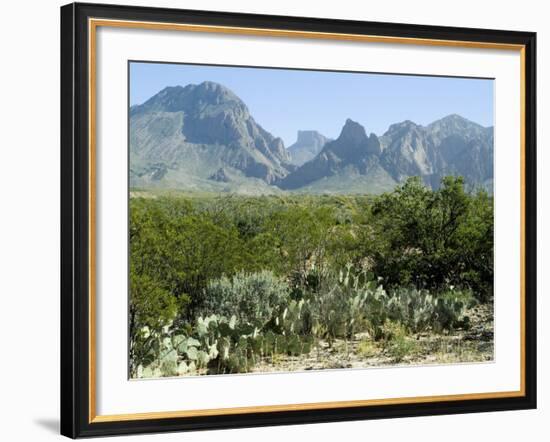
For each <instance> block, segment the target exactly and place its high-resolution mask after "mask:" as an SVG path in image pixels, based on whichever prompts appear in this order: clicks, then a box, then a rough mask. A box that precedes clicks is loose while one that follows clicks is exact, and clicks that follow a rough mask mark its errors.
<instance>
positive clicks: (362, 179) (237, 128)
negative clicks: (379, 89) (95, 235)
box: [130, 82, 493, 194]
mask: <svg viewBox="0 0 550 442" xmlns="http://www.w3.org/2000/svg"><path fill="white" fill-rule="evenodd" d="M445 175H462V176H464V178H465V180H466V183H467V184H468V186H470V187H472V188H474V187H484V188H486V189H487V190H489V191H491V192H492V185H493V128H492V127H483V126H480V125H479V124H476V123H474V122H471V121H469V120H467V119H465V118H463V117H461V116H459V115H449V116H447V117H445V118H442V119H441V120H437V121H435V122H433V123H431V124H429V125H427V126H421V125H418V124H415V123H413V122H412V121H404V122H401V123H396V124H392V125H391V126H390V127H389V129H388V131H387V132H386V133H385V134H384V135H382V136H380V137H378V136H377V135H375V134H373V133H371V134H370V135H367V133H366V131H365V129H364V127H363V126H362V125H361V124H359V123H357V122H355V121H352V120H350V119H348V120H347V121H346V122H345V124H344V126H343V128H342V131H341V133H340V135H339V136H338V138H337V139H335V140H329V139H327V138H326V137H324V136H323V135H321V134H320V133H318V132H316V131H313V130H308V131H298V137H297V141H296V142H295V143H294V144H293V145H291V146H290V147H289V148H288V149H285V146H284V144H283V141H282V140H281V139H280V138H278V137H275V136H273V135H272V134H270V133H269V132H267V131H266V130H265V129H263V128H262V127H261V126H260V125H259V124H258V123H257V122H256V121H255V120H254V118H253V117H252V116H251V115H250V112H249V110H248V108H247V106H246V105H245V103H244V102H243V101H242V100H241V99H240V98H239V97H237V96H236V95H235V94H234V93H233V92H231V91H230V90H229V89H227V88H226V87H224V86H222V85H220V84H217V83H213V82H203V83H201V84H199V85H188V86H185V87H181V86H176V87H167V88H165V89H163V90H162V91H160V92H159V93H158V94H156V95H154V96H153V97H151V98H150V99H149V100H147V101H146V102H145V103H143V104H142V105H138V106H132V107H131V108H130V185H131V186H132V187H142V188H150V187H156V188H172V189H184V190H197V191H231V192H238V193H246V194H260V193H279V192H282V191H295V192H313V193H380V192H384V191H387V190H391V189H392V188H393V187H395V186H396V185H397V184H398V183H400V182H402V181H403V180H404V179H406V178H407V177H409V176H421V177H422V178H423V180H424V182H425V183H426V185H428V186H431V187H433V188H436V187H437V186H438V185H439V182H440V179H441V178H442V177H443V176H445Z"/></svg>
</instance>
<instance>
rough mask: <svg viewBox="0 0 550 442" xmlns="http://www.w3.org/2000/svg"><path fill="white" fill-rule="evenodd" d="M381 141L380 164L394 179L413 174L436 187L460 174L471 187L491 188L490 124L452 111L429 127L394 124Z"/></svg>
mask: <svg viewBox="0 0 550 442" xmlns="http://www.w3.org/2000/svg"><path fill="white" fill-rule="evenodd" d="M380 140H381V143H382V148H383V154H382V156H381V164H382V166H383V167H384V168H385V169H386V170H387V171H388V172H389V173H390V175H391V176H392V177H393V178H394V179H395V180H396V181H402V180H404V179H405V178H407V177H408V176H413V175H416V176H422V177H423V178H424V181H425V182H426V184H428V185H430V186H432V187H437V186H438V185H439V182H440V180H441V178H442V177H443V176H445V175H462V176H464V178H465V180H466V182H467V183H468V184H469V185H470V186H485V187H492V184H491V183H492V178H493V128H492V127H489V128H485V127H483V126H480V125H479V124H477V123H474V122H472V121H469V120H467V119H465V118H463V117H461V116H459V115H456V114H453V115H449V116H447V117H445V118H442V119H440V120H437V121H435V122H433V123H431V124H429V125H428V126H421V125H417V124H415V123H413V122H411V121H404V122H402V123H397V124H393V125H391V126H390V128H389V129H388V131H387V132H386V133H385V134H384V135H383V136H382V137H380ZM489 190H491V189H489Z"/></svg>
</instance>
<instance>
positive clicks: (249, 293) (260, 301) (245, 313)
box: [204, 270, 290, 327]
mask: <svg viewBox="0 0 550 442" xmlns="http://www.w3.org/2000/svg"><path fill="white" fill-rule="evenodd" d="M289 294H290V290H289V287H288V284H287V283H286V282H285V281H284V280H283V279H281V278H278V277H277V276H275V275H274V274H273V272H271V271H268V270H264V271H261V272H257V273H245V272H239V273H237V274H236V275H234V276H233V277H232V278H227V277H225V276H223V277H221V278H219V279H215V280H213V281H210V282H209V283H208V285H207V287H206V294H205V301H204V310H205V312H207V313H215V314H219V315H221V316H226V317H230V316H232V315H236V316H237V318H238V319H239V321H240V322H245V323H249V324H254V325H256V326H259V327H262V326H263V325H264V324H265V323H267V322H268V321H269V320H270V319H271V318H272V317H273V316H274V315H275V313H277V310H278V309H280V308H281V307H284V306H285V305H286V304H287V302H288V300H289Z"/></svg>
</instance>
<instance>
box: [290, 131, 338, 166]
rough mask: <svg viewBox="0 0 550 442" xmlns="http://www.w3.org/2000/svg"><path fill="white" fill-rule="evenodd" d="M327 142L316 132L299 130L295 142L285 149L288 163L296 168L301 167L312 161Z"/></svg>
mask: <svg viewBox="0 0 550 442" xmlns="http://www.w3.org/2000/svg"><path fill="white" fill-rule="evenodd" d="M327 141H330V140H329V139H328V138H326V137H325V136H323V135H321V134H320V133H319V132H317V131H316V130H299V131H298V138H297V140H296V142H295V143H294V144H292V145H291V146H289V148H288V149H287V150H288V153H289V155H290V161H291V162H292V164H295V165H296V166H301V165H302V164H304V163H306V162H307V161H309V160H312V159H313V158H314V157H315V156H316V155H317V154H318V153H319V152H320V151H321V149H322V148H323V146H324V145H325V144H326V143H327Z"/></svg>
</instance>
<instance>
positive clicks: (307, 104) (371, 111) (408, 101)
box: [130, 62, 494, 147]
mask: <svg viewBox="0 0 550 442" xmlns="http://www.w3.org/2000/svg"><path fill="white" fill-rule="evenodd" d="M206 80H208V81H215V82H217V83H221V84H223V85H224V86H226V87H228V88H229V89H231V90H232V91H233V92H234V93H235V94H237V96H239V97H240V98H241V99H242V100H243V101H244V102H245V103H246V105H247V106H248V109H249V110H250V113H251V114H252V116H253V117H254V119H255V120H256V122H258V123H259V124H260V125H261V126H262V127H263V128H264V129H266V130H268V131H269V132H271V133H272V134H273V135H274V136H278V137H281V138H282V139H283V140H284V142H285V145H286V146H287V147H288V146H289V145H291V144H292V143H294V142H295V141H296V132H297V131H298V130H309V129H314V130H318V131H319V132H321V133H322V134H323V135H325V136H327V137H330V138H336V137H337V136H338V134H339V133H340V130H341V129H342V126H343V125H344V122H345V121H346V119H347V118H351V119H352V120H355V121H357V122H359V123H361V124H362V125H363V126H365V129H366V131H367V133H370V132H374V133H376V134H377V135H382V134H383V133H384V132H385V131H386V130H387V129H388V126H389V125H390V124H392V123H397V122H400V121H403V120H412V121H414V122H415V123H418V124H423V125H425V124H429V123H431V122H432V121H434V120H437V119H438V118H441V117H444V116H446V115H449V114H453V113H456V114H459V115H462V116H463V117H465V118H468V119H470V120H472V121H475V122H477V123H479V124H481V125H483V126H491V125H493V102H494V100H493V80H484V79H463V78H446V77H422V76H408V75H387V74H369V73H344V72H319V71H305V70H284V69H269V68H238V67H222V66H194V65H185V64H160V63H137V62H132V63H131V64H130V104H131V105H134V104H141V103H143V102H144V101H146V100H147V99H148V98H150V97H151V96H153V95H154V94H156V93H157V92H159V91H160V90H162V89H164V88H165V87H166V86H176V85H181V86H186V85H187V84H190V83H194V84H197V83H201V82H203V81H206Z"/></svg>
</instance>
